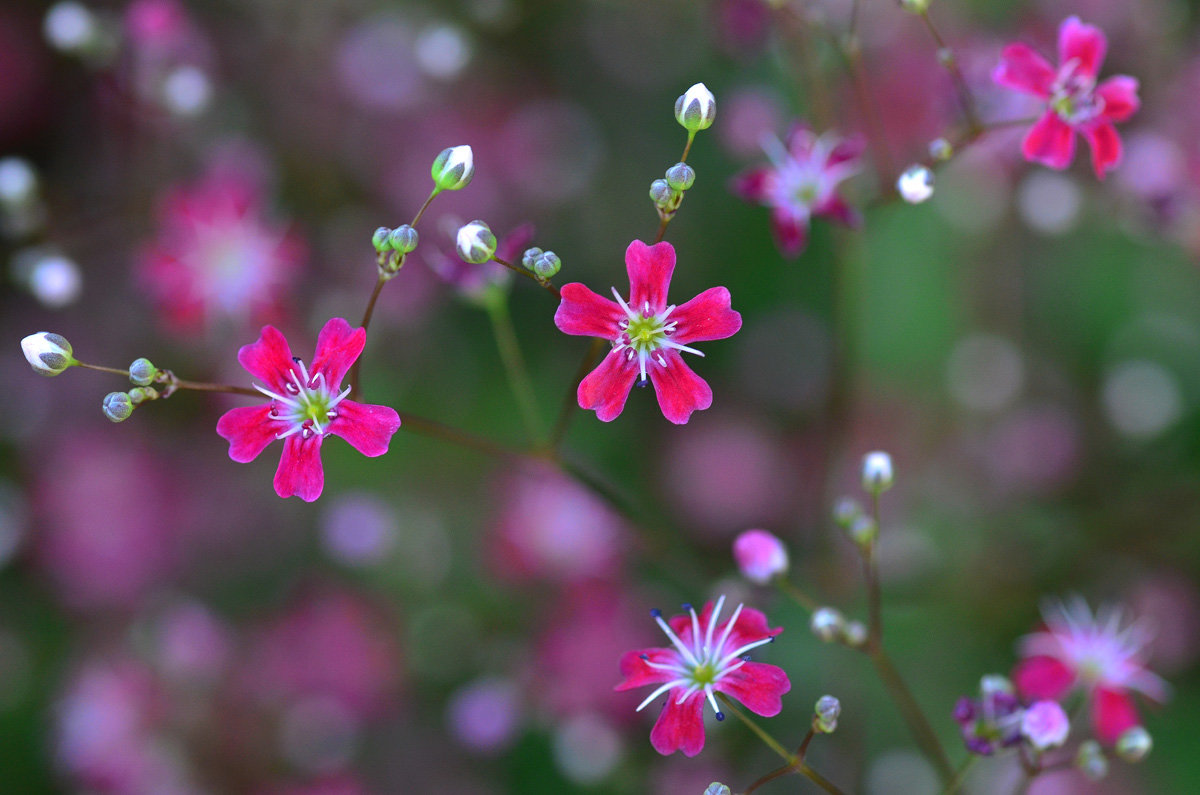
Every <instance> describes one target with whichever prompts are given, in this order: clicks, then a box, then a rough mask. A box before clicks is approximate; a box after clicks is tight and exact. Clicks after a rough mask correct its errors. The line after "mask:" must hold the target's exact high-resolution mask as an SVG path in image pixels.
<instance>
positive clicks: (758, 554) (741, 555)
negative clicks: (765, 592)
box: [733, 530, 788, 585]
mask: <svg viewBox="0 0 1200 795" xmlns="http://www.w3.org/2000/svg"><path fill="white" fill-rule="evenodd" d="M733 558H734V560H736V561H737V566H738V569H739V570H740V571H741V572H742V576H743V577H745V578H746V579H747V580H749V581H750V582H753V583H757V584H759V585H766V584H767V583H769V582H770V581H771V580H772V579H774V578H775V577H777V576H779V575H781V574H786V573H787V570H788V553H787V547H785V546H784V545H783V542H782V541H780V540H779V539H778V538H777V537H776V536H774V535H773V534H771V533H768V532H767V531H766V530H747V531H745V532H744V533H742V534H740V535H739V536H738V537H737V538H736V539H734V541H733Z"/></svg>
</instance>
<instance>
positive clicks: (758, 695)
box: [713, 662, 792, 718]
mask: <svg viewBox="0 0 1200 795" xmlns="http://www.w3.org/2000/svg"><path fill="white" fill-rule="evenodd" d="M713 689H714V690H720V691H721V692H722V693H725V694H727V695H730V696H733V697H734V698H736V699H737V700H738V701H740V702H742V703H743V704H745V705H746V708H747V709H749V710H750V711H751V712H754V713H757V714H759V715H762V716H763V717H764V718H771V717H774V716H775V715H778V714H779V713H780V711H781V710H782V709H783V694H784V693H786V692H787V691H789V690H791V689H792V683H791V681H790V680H789V679H788V675H787V673H786V672H784V670H783V669H782V668H780V667H779V666H777V665H768V664H767V663H756V662H748V663H746V664H745V665H743V666H742V667H741V668H738V669H737V670H736V671H732V672H730V673H728V674H726V675H725V676H723V677H721V680H720V681H719V682H717V683H716V684H715V685H713Z"/></svg>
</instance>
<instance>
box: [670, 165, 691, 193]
mask: <svg viewBox="0 0 1200 795" xmlns="http://www.w3.org/2000/svg"><path fill="white" fill-rule="evenodd" d="M695 182H696V170H695V169H694V168H692V167H691V166H689V165H688V164H687V163H676V164H675V165H673V166H671V167H670V168H668V169H667V184H668V185H670V186H671V189H672V190H687V189H688V188H690V187H692V185H694V184H695Z"/></svg>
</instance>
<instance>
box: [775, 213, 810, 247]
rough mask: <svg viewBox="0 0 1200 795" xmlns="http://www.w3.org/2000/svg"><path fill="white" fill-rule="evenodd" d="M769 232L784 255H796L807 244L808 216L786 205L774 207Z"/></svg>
mask: <svg viewBox="0 0 1200 795" xmlns="http://www.w3.org/2000/svg"><path fill="white" fill-rule="evenodd" d="M771 233H772V234H773V235H774V236H775V244H776V245H777V246H779V250H780V252H782V253H783V255H784V256H785V257H798V256H799V255H800V252H802V251H804V247H805V246H807V245H808V218H806V217H804V216H797V215H795V214H794V213H792V211H791V210H789V209H788V208H786V207H779V208H776V209H775V210H772V211H771Z"/></svg>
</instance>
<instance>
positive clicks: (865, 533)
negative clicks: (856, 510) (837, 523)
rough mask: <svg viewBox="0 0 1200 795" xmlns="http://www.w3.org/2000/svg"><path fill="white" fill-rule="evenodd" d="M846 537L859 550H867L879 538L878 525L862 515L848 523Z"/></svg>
mask: <svg viewBox="0 0 1200 795" xmlns="http://www.w3.org/2000/svg"><path fill="white" fill-rule="evenodd" d="M846 535H848V536H849V537H850V540H851V541H853V542H854V545H855V546H857V547H858V548H859V549H869V548H870V547H871V545H872V544H874V543H875V539H876V538H878V537H879V525H877V524H875V520H874V519H872V518H871V517H870V516H867V515H866V514H862V515H860V516H859V517H858V518H857V519H855V520H854V521H853V522H851V523H850V527H849V528H847V529H846Z"/></svg>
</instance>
